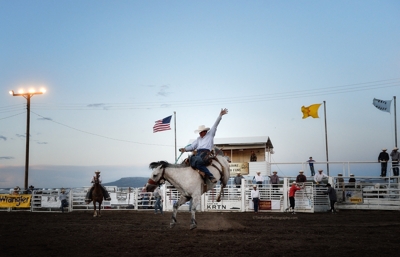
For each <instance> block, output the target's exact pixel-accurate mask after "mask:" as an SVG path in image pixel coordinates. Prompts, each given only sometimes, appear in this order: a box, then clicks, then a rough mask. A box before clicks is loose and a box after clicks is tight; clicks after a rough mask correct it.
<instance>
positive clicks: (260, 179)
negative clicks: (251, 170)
mask: <svg viewBox="0 0 400 257" xmlns="http://www.w3.org/2000/svg"><path fill="white" fill-rule="evenodd" d="M253 180H255V181H256V184H257V185H259V187H262V183H263V182H264V178H263V176H261V172H260V171H257V174H256V175H255V176H254V177H253Z"/></svg>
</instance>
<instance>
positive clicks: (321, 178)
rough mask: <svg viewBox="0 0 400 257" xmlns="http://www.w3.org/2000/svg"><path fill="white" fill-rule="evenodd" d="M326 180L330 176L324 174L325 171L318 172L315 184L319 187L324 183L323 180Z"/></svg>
mask: <svg viewBox="0 0 400 257" xmlns="http://www.w3.org/2000/svg"><path fill="white" fill-rule="evenodd" d="M324 178H328V176H327V175H325V173H324V172H323V170H318V173H317V174H315V176H314V181H315V183H316V184H317V185H319V184H321V183H322V180H323V179H324Z"/></svg>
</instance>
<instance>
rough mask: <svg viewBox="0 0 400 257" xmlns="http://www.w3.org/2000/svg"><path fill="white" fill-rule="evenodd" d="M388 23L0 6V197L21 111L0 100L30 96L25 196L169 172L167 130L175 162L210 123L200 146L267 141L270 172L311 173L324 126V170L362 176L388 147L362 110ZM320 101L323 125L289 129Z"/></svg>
mask: <svg viewBox="0 0 400 257" xmlns="http://www.w3.org/2000/svg"><path fill="white" fill-rule="evenodd" d="M399 13H400V2H399V1H397V0H393V1H390V0H389V1H369V0H367V1H340V0H339V1H302V0H300V1H268V0H265V1H235V0H233V1H232V0H229V1H175V0H171V1H158V0H155V1H134V0H132V1H92V0H85V1H76V0H71V1H41V0H36V1H27V0H15V1H5V0H0V24H1V25H0V89H1V90H0V188H4V187H14V186H17V185H18V186H20V187H23V184H24V166H25V147H26V145H25V144H26V142H25V140H26V116H27V112H26V103H27V101H26V99H24V98H23V97H21V96H18V97H13V96H11V95H10V94H9V91H10V90H14V91H15V92H17V91H18V90H20V89H25V90H28V89H30V88H35V89H36V90H39V89H40V88H46V93H45V94H43V95H35V96H33V97H32V99H31V116H30V171H29V172H30V173H29V184H33V185H35V186H36V187H79V186H88V185H90V183H89V182H90V178H91V176H92V175H93V172H94V171H95V170H100V171H101V172H102V173H101V174H102V177H103V182H111V181H115V180H118V179H120V178H122V177H137V176H139V177H142V176H143V177H147V176H149V175H150V173H151V172H150V170H149V169H148V164H149V163H150V162H152V161H159V160H167V161H169V162H174V158H175V136H174V129H175V128H176V141H177V146H178V148H179V147H183V146H185V145H187V144H188V142H189V140H190V139H194V138H195V137H197V134H195V133H194V130H195V129H197V128H198V126H199V125H206V126H212V125H213V124H214V122H215V120H216V118H217V116H218V114H219V112H220V110H221V108H227V109H228V110H229V113H228V114H227V115H225V116H223V118H222V121H221V123H220V125H219V127H218V130H217V135H216V137H217V138H218V137H220V138H226V137H254V136H269V137H270V139H271V141H272V144H273V145H274V152H275V153H274V154H273V155H272V161H273V162H303V161H306V160H307V159H308V157H309V156H313V157H314V159H315V160H317V161H325V160H326V156H325V117H326V121H327V131H328V132H327V137H328V147H329V160H330V161H337V162H339V161H340V162H341V161H343V162H349V161H376V160H377V157H378V154H379V152H380V151H381V148H388V149H389V150H391V149H392V148H393V147H394V146H395V129H394V124H395V123H394V106H393V103H392V105H391V108H392V109H391V112H390V113H388V112H383V111H380V110H378V109H377V108H375V107H374V106H373V105H372V101H373V99H374V98H378V99H381V100H392V99H393V97H394V96H400V94H399V92H400V47H399V46H400V29H399V28H400V15H399ZM323 101H325V102H326V106H325V107H326V116H325V115H324V105H321V107H320V108H319V112H318V114H319V117H320V118H311V117H310V118H307V119H302V117H303V114H302V112H301V107H302V106H309V105H312V104H317V103H323ZM174 112H176V116H175V117H174V116H173V118H172V120H171V128H172V130H169V131H163V132H158V133H153V125H154V124H155V121H156V120H159V119H163V118H165V117H167V116H170V115H174ZM397 116H399V115H397ZM175 120H176V127H175V125H174V123H175ZM299 168H301V165H300V166H294V167H292V168H288V169H285V170H280V171H281V173H284V174H285V175H287V176H290V175H297V173H298V170H299ZM377 170H379V166H377ZM335 172H336V173H337V172H338V171H335V170H332V173H333V174H335ZM378 174H379V171H377V172H376V174H374V175H378ZM356 175H362V174H356ZM371 175H372V174H371Z"/></svg>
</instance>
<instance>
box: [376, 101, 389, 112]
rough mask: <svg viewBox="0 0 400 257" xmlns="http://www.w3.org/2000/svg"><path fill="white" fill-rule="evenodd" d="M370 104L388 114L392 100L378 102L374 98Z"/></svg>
mask: <svg viewBox="0 0 400 257" xmlns="http://www.w3.org/2000/svg"><path fill="white" fill-rule="evenodd" d="M372 104H373V105H374V106H375V107H376V108H378V109H379V110H381V111H383V112H390V105H391V104H392V100H379V99H376V98H374V101H373V102H372Z"/></svg>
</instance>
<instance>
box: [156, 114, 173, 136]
mask: <svg viewBox="0 0 400 257" xmlns="http://www.w3.org/2000/svg"><path fill="white" fill-rule="evenodd" d="M171 118H172V115H171V116H168V117H166V118H164V119H162V120H157V121H156V124H155V125H154V127H153V133H156V132H160V131H164V130H170V129H171V127H170V126H169V123H170V122H171Z"/></svg>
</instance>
